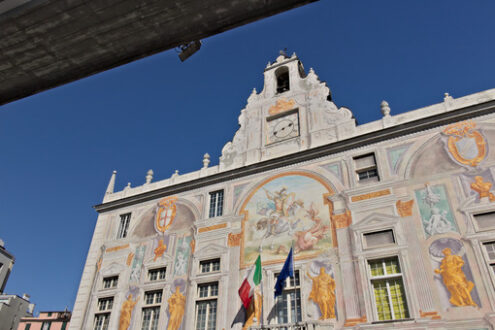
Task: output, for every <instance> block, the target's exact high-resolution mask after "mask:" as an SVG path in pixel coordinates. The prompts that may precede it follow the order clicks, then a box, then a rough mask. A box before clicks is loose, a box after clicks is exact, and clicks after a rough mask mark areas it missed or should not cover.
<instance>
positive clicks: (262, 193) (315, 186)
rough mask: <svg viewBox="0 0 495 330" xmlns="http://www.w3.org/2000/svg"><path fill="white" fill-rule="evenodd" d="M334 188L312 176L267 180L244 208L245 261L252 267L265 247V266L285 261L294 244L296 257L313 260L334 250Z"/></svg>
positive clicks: (280, 177) (243, 254) (296, 175)
mask: <svg viewBox="0 0 495 330" xmlns="http://www.w3.org/2000/svg"><path fill="white" fill-rule="evenodd" d="M330 193H331V189H330V188H329V187H326V186H325V185H324V184H323V183H321V182H319V181H317V180H316V179H315V178H312V177H310V176H309V175H308V176H306V175H299V174H290V175H285V176H279V177H275V178H272V179H270V180H267V181H265V183H264V184H262V185H261V186H260V187H258V188H257V189H256V190H255V191H254V192H253V193H252V194H251V195H250V197H248V199H247V200H246V202H245V203H244V205H243V208H242V209H241V212H244V214H245V219H244V223H243V227H244V233H243V247H244V248H243V251H242V255H241V262H242V261H243V262H242V263H243V264H244V265H250V264H252V263H253V262H254V261H255V259H256V257H257V256H258V253H259V251H260V248H261V251H262V252H261V260H262V262H263V263H265V264H266V263H277V262H283V261H284V259H285V257H286V256H287V254H288V252H289V250H290V247H291V245H293V246H294V253H295V258H296V259H297V258H304V257H312V256H315V255H318V254H319V253H321V252H323V251H325V250H328V249H329V248H331V247H332V235H331V224H330V213H329V207H328V205H326V204H325V203H324V197H325V196H327V195H329V194H330Z"/></svg>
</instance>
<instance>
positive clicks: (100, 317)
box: [93, 313, 110, 330]
mask: <svg viewBox="0 0 495 330" xmlns="http://www.w3.org/2000/svg"><path fill="white" fill-rule="evenodd" d="M109 321H110V313H103V314H96V315H95V322H94V326H93V329H94V330H107V329H108V322H109Z"/></svg>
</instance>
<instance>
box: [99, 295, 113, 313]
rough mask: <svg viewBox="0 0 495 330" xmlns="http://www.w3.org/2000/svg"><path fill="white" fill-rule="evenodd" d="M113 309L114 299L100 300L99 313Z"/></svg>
mask: <svg viewBox="0 0 495 330" xmlns="http://www.w3.org/2000/svg"><path fill="white" fill-rule="evenodd" d="M112 307H113V297H110V298H101V299H98V311H99V312H102V311H109V310H112Z"/></svg>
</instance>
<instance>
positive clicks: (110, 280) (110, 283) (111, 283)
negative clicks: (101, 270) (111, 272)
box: [103, 276, 119, 289]
mask: <svg viewBox="0 0 495 330" xmlns="http://www.w3.org/2000/svg"><path fill="white" fill-rule="evenodd" d="M118 281H119V277H118V276H111V277H104V278H103V288H104V289H110V288H116V287H117V284H118Z"/></svg>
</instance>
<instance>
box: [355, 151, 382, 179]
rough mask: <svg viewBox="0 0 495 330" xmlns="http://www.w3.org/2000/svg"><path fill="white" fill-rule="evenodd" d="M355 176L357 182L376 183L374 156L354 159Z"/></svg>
mask: <svg viewBox="0 0 495 330" xmlns="http://www.w3.org/2000/svg"><path fill="white" fill-rule="evenodd" d="M354 165H355V167H356V175H357V179H358V181H359V182H378V181H379V180H380V178H379V177H378V169H377V167H376V160H375V155H374V154H368V155H364V156H359V157H354Z"/></svg>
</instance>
